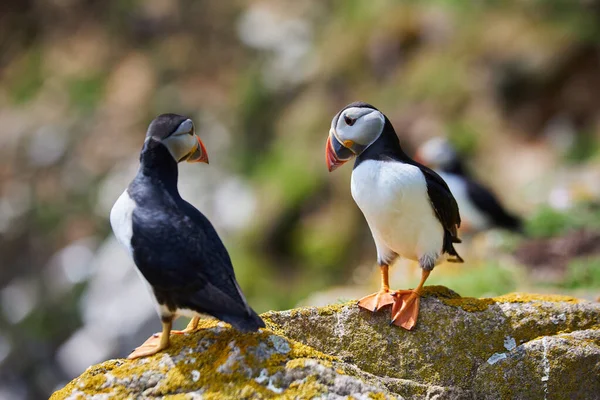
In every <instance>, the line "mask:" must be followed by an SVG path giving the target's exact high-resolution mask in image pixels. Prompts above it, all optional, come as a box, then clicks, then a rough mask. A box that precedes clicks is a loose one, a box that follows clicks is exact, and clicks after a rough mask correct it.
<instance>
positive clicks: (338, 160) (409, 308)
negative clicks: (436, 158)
mask: <svg viewBox="0 0 600 400" xmlns="http://www.w3.org/2000/svg"><path fill="white" fill-rule="evenodd" d="M352 157H356V161H355V163H354V169H353V171H352V182H351V191H352V197H353V198H354V201H355V202H356V204H357V205H358V207H359V208H360V209H361V211H362V212H363V214H364V216H365V219H366V220H367V223H368V224H369V228H370V229H371V233H372V235H373V239H374V240H375V246H376V247H377V262H378V264H379V266H380V270H381V289H380V290H379V292H377V293H373V294H371V295H369V296H366V297H363V298H362V299H360V300H359V302H358V305H359V306H360V307H362V308H365V309H367V310H369V311H373V312H375V311H377V310H379V309H380V308H382V307H383V306H386V305H389V304H393V307H392V320H391V323H393V324H395V325H398V326H401V327H403V328H405V329H411V328H412V327H413V326H414V325H415V324H416V322H417V316H418V313H419V297H420V293H421V290H422V288H423V285H424V284H425V281H426V280H427V278H428V277H429V274H430V272H431V271H432V270H433V268H434V267H435V266H436V265H437V264H438V263H440V262H442V261H444V260H447V261H452V262H463V259H462V258H461V257H460V256H459V255H458V253H457V252H456V250H455V249H454V245H453V244H454V243H460V239H459V238H458V236H457V230H458V228H459V227H460V215H459V212H458V205H457V204H456V200H454V197H453V196H452V193H451V192H450V189H448V185H446V183H445V182H444V180H443V179H442V178H440V176H439V175H438V174H436V173H435V172H433V171H432V170H431V169H429V168H427V167H425V166H423V165H421V164H419V163H418V162H416V161H414V160H412V159H411V158H410V157H408V156H407V155H406V153H404V151H403V150H402V147H401V146H400V141H399V140H398V136H397V135H396V131H395V130H394V127H393V126H392V124H391V123H390V121H389V120H388V118H387V117H386V116H385V115H384V114H383V113H382V112H380V111H379V110H378V109H376V108H375V107H373V106H372V105H370V104H367V103H363V102H355V103H352V104H349V105H347V106H346V107H344V108H343V109H342V110H341V111H340V112H338V113H337V115H336V116H335V117H334V118H333V120H332V122H331V129H330V130H329V137H328V139H327V145H326V159H327V166H328V168H329V171H333V170H334V169H335V168H337V167H339V166H340V165H342V164H343V163H345V162H346V161H348V160H350V159H351V158H352ZM398 256H402V257H405V258H408V259H411V260H415V261H418V262H419V265H420V266H421V269H422V275H421V281H420V283H419V285H418V286H417V287H416V288H415V289H413V290H397V291H390V287H389V278H388V269H389V265H390V264H391V263H392V262H393V261H394V260H395V259H396V258H397V257H398Z"/></svg>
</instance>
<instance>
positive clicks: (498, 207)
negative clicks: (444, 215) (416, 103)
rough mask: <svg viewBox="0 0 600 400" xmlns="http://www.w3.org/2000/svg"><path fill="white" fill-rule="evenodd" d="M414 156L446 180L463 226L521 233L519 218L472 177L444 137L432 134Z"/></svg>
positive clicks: (478, 229)
mask: <svg viewBox="0 0 600 400" xmlns="http://www.w3.org/2000/svg"><path fill="white" fill-rule="evenodd" d="M415 159H416V160H417V161H419V162H422V163H423V164H425V165H427V166H429V167H430V168H432V169H433V170H435V171H436V172H437V173H438V174H439V175H440V176H441V177H442V179H444V180H445V181H446V183H447V184H448V187H450V190H451V191H452V194H453V195H454V197H455V198H456V201H457V202H458V206H459V207H460V214H461V216H462V219H463V225H464V226H463V229H464V228H465V227H466V228H467V230H471V231H475V232H479V231H483V230H487V229H492V228H501V229H506V230H508V231H511V232H517V233H523V221H522V219H521V218H520V217H518V216H516V215H514V214H512V213H510V212H508V211H507V210H506V209H505V208H504V207H503V206H502V204H501V203H500V201H499V200H498V198H497V197H496V196H495V195H494V193H493V192H492V191H491V190H490V189H488V188H486V187H485V186H484V185H482V184H481V183H479V182H477V181H476V180H475V179H473V178H472V177H471V176H470V175H469V173H468V172H467V169H466V168H465V167H464V165H463V162H462V161H461V159H460V157H459V155H458V153H457V152H456V150H455V149H454V147H453V146H452V145H451V144H450V142H449V141H448V140H447V139H444V138H440V137H436V138H433V139H430V140H428V141H427V142H425V143H424V144H422V145H421V146H420V147H419V149H418V150H417V153H416V154H415Z"/></svg>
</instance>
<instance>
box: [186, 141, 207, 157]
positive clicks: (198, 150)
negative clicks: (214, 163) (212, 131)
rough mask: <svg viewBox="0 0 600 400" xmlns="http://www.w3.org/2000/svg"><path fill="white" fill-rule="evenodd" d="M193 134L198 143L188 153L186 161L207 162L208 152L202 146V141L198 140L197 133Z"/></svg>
mask: <svg viewBox="0 0 600 400" xmlns="http://www.w3.org/2000/svg"><path fill="white" fill-rule="evenodd" d="M194 136H195V137H196V139H197V140H198V143H197V144H196V147H195V148H194V150H193V151H192V152H191V153H190V155H189V156H188V158H187V159H186V161H187V162H189V163H197V162H203V163H206V164H208V152H207V151H206V147H204V143H202V140H200V137H199V136H198V135H194Z"/></svg>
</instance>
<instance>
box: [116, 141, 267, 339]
mask: <svg viewBox="0 0 600 400" xmlns="http://www.w3.org/2000/svg"><path fill="white" fill-rule="evenodd" d="M177 175H178V171H177V163H176V162H175V160H174V159H173V157H171V155H170V153H169V151H168V150H167V148H166V147H165V146H164V145H162V144H161V143H159V142H158V141H156V140H154V139H149V140H147V141H146V143H145V145H144V149H143V150H142V155H141V165H140V170H139V172H138V175H137V176H136V177H135V179H134V180H133V182H132V183H131V184H130V185H129V187H128V193H129V195H130V196H131V198H132V199H133V200H134V201H135V203H136V208H135V210H134V213H133V236H132V239H131V246H132V248H133V258H134V261H135V263H136V265H137V267H138V268H139V270H140V271H141V273H142V274H143V275H144V277H145V278H146V279H147V280H148V282H149V283H150V285H151V286H152V288H153V290H154V293H155V296H156V299H157V301H158V302H159V304H163V305H166V306H167V308H168V309H169V310H171V311H172V312H174V311H175V310H176V309H178V308H182V309H191V310H194V311H197V312H201V313H207V314H210V315H212V316H214V317H216V318H219V319H221V320H223V321H226V322H229V323H231V324H232V325H233V326H235V327H236V328H238V329H240V330H243V331H255V330H257V329H258V328H259V327H264V322H263V321H262V320H261V319H260V317H259V316H258V315H256V313H255V312H254V311H253V310H252V309H251V308H250V307H249V306H248V305H247V303H246V300H245V299H244V297H243V295H242V292H241V291H240V289H239V286H238V284H237V282H236V279H235V274H234V271H233V266H232V264H231V260H230V258H229V254H228V253H227V250H226V249H225V246H224V245H223V243H222V242H221V239H220V238H219V236H218V235H217V232H216V231H215V229H214V227H213V226H212V224H211V223H210V221H209V220H208V219H207V218H206V217H205V216H204V215H203V214H202V213H201V212H200V211H198V210H197V209H196V208H194V207H193V206H192V205H191V204H189V203H188V202H186V201H185V200H183V199H182V198H181V196H180V195H179V192H178V190H177Z"/></svg>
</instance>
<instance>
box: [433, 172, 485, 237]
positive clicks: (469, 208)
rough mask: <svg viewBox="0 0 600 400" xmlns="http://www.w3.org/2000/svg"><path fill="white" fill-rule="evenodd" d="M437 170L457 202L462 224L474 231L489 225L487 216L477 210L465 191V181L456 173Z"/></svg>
mask: <svg viewBox="0 0 600 400" xmlns="http://www.w3.org/2000/svg"><path fill="white" fill-rule="evenodd" d="M436 172H438V174H439V175H440V176H441V177H442V179H444V180H445V181H446V183H447V184H448V187H449V188H450V191H451V192H452V195H454V198H455V199H456V202H457V203H458V209H459V210H460V217H461V219H462V222H463V225H464V226H465V227H466V226H468V227H470V228H471V229H474V230H476V231H480V230H485V229H487V228H489V227H490V220H489V218H488V217H487V216H486V215H485V214H484V213H483V212H481V210H479V209H478V208H477V207H476V206H475V204H473V202H472V201H471V198H470V197H469V194H468V192H467V183H466V182H465V180H464V179H463V178H462V177H461V176H458V175H455V174H449V173H446V172H439V171H436Z"/></svg>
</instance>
